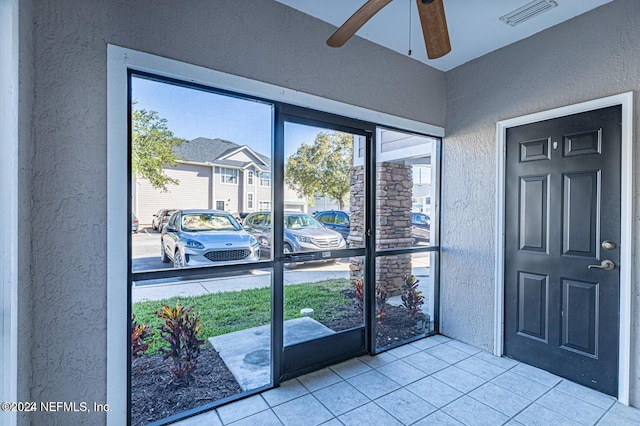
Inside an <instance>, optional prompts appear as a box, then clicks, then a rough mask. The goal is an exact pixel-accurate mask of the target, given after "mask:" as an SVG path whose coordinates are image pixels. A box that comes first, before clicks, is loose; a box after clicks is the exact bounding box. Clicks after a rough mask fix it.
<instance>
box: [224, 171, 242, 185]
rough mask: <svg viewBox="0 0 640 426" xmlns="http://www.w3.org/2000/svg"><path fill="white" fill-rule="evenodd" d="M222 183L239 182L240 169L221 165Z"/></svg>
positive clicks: (234, 183)
mask: <svg viewBox="0 0 640 426" xmlns="http://www.w3.org/2000/svg"><path fill="white" fill-rule="evenodd" d="M220 183H228V184H232V185H237V184H238V170H236V169H227V168H226V167H220Z"/></svg>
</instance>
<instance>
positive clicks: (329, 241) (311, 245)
mask: <svg viewBox="0 0 640 426" xmlns="http://www.w3.org/2000/svg"><path fill="white" fill-rule="evenodd" d="M244 228H245V229H246V230H247V232H249V233H250V234H251V235H253V236H254V237H256V238H257V239H258V242H259V243H260V247H261V248H263V249H265V250H270V249H271V213H270V212H256V213H251V214H249V215H248V216H247V217H246V218H245V219H244ZM345 248H347V243H346V242H345V240H344V238H342V235H340V234H339V233H338V232H336V231H333V230H331V229H327V228H325V227H324V226H323V225H322V224H321V223H320V222H318V221H317V220H315V219H314V218H313V217H311V216H309V215H308V214H306V213H298V212H285V213H284V246H283V248H282V250H283V252H284V253H285V254H286V253H297V252H309V251H320V250H341V249H345ZM289 266H291V267H292V266H294V265H289Z"/></svg>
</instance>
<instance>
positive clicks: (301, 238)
mask: <svg viewBox="0 0 640 426" xmlns="http://www.w3.org/2000/svg"><path fill="white" fill-rule="evenodd" d="M295 239H296V240H298V241H299V242H301V243H310V242H311V238H310V237H304V236H302V235H295Z"/></svg>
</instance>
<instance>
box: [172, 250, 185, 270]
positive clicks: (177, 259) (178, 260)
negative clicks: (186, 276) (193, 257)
mask: <svg viewBox="0 0 640 426" xmlns="http://www.w3.org/2000/svg"><path fill="white" fill-rule="evenodd" d="M173 267H174V268H176V269H179V268H184V261H183V260H182V255H181V254H180V250H176V254H174V255H173Z"/></svg>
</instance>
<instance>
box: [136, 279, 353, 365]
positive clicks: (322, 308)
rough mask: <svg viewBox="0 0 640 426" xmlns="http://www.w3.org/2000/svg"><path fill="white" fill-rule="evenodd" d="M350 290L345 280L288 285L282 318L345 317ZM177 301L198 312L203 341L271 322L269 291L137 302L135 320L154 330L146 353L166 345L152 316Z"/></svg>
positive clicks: (351, 302) (233, 292) (157, 321)
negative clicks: (306, 312)
mask: <svg viewBox="0 0 640 426" xmlns="http://www.w3.org/2000/svg"><path fill="white" fill-rule="evenodd" d="M349 288H350V286H349V281H348V280H346V279H337V280H326V281H321V282H318V283H306V284H294V285H288V286H286V287H285V292H284V295H285V300H284V319H285V320H288V319H293V318H299V317H300V316H301V315H300V309H302V308H313V309H314V314H313V317H314V319H316V320H318V321H320V322H328V321H331V320H332V319H334V318H336V316H338V315H345V313H344V311H343V310H341V309H340V308H349V307H352V306H354V303H353V300H352V299H349V298H347V297H344V295H343V294H342V293H341V290H348V289H349ZM178 302H180V304H182V305H183V306H191V305H194V306H195V307H194V310H193V312H199V313H200V320H201V321H202V324H203V333H202V335H201V338H205V339H206V338H208V337H213V336H218V335H220V334H226V333H231V332H234V331H238V330H244V329H247V328H251V327H257V326H260V325H265V324H269V323H270V322H271V289H270V288H256V289H251V290H241V291H230V292H224V293H215V294H207V295H204V296H192V297H172V298H170V299H165V300H155V301H149V302H137V303H134V304H133V306H132V311H133V313H134V314H135V315H136V321H137V322H138V323H146V324H149V325H151V327H152V328H153V335H154V341H153V343H152V344H151V346H150V347H149V352H148V353H149V354H151V353H155V352H157V350H158V347H159V345H162V346H165V345H164V340H162V339H161V338H160V332H159V331H158V328H159V326H160V324H161V323H162V320H161V319H160V318H158V317H157V316H156V315H155V311H157V310H161V309H162V305H169V306H175V305H176V303H178ZM339 312H342V314H340V313H339Z"/></svg>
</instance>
